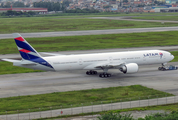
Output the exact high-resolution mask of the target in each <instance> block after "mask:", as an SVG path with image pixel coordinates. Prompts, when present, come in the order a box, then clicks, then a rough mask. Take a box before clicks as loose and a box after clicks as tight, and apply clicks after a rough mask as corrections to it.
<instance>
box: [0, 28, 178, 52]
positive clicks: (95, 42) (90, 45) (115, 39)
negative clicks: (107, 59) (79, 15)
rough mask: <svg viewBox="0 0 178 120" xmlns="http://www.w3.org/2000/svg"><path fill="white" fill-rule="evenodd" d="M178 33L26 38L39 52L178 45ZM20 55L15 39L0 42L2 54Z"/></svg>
mask: <svg viewBox="0 0 178 120" xmlns="http://www.w3.org/2000/svg"><path fill="white" fill-rule="evenodd" d="M177 38H178V31H169V32H147V33H128V34H108V35H85V36H65V37H43V38H26V40H27V41H28V42H29V43H30V44H31V45H32V46H33V47H34V48H35V49H36V50H37V51H39V52H45V51H47V52H49V51H69V50H91V49H109V48H129V47H149V46H170V45H178V40H177ZM10 53H18V50H17V47H16V44H15V42H14V40H13V39H2V40H0V54H10Z"/></svg>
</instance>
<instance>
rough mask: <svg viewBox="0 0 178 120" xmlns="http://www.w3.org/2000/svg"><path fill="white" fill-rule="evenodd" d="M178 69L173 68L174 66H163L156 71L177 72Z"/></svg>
mask: <svg viewBox="0 0 178 120" xmlns="http://www.w3.org/2000/svg"><path fill="white" fill-rule="evenodd" d="M177 69H178V67H176V66H174V65H170V66H164V67H159V68H158V70H162V71H165V70H177Z"/></svg>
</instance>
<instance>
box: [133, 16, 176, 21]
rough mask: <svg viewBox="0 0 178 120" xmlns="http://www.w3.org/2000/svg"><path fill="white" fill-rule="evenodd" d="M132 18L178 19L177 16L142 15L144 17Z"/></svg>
mask: <svg viewBox="0 0 178 120" xmlns="http://www.w3.org/2000/svg"><path fill="white" fill-rule="evenodd" d="M133 19H144V20H171V21H178V16H144V17H133Z"/></svg>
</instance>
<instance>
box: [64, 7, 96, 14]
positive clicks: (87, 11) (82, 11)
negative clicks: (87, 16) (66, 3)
mask: <svg viewBox="0 0 178 120" xmlns="http://www.w3.org/2000/svg"><path fill="white" fill-rule="evenodd" d="M64 12H65V13H99V10H95V9H87V8H86V9H80V8H77V9H73V10H65V11H64Z"/></svg>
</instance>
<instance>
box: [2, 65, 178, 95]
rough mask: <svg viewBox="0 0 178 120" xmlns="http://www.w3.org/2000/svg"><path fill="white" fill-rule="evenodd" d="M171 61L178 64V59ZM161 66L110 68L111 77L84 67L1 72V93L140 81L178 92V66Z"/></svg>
mask: <svg viewBox="0 0 178 120" xmlns="http://www.w3.org/2000/svg"><path fill="white" fill-rule="evenodd" d="M171 64H172V65H178V63H171ZM159 66H160V65H146V66H140V69H139V72H138V73H135V74H123V73H121V72H120V71H119V70H109V72H110V73H112V77H110V78H100V77H98V75H91V76H89V75H86V74H85V72H86V71H84V70H80V71H77V70H76V71H63V72H40V73H22V74H8V75H0V97H1V98H2V97H11V96H21V95H34V94H44V93H52V92H62V91H73V90H84V89H92V88H106V87H114V86H128V85H137V84H140V85H143V86H147V87H149V88H154V89H157V90H161V91H165V92H169V93H172V94H175V95H178V88H177V85H178V81H177V77H178V74H177V72H178V70H172V71H158V70H157V68H158V67H159ZM100 72H102V71H100Z"/></svg>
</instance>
